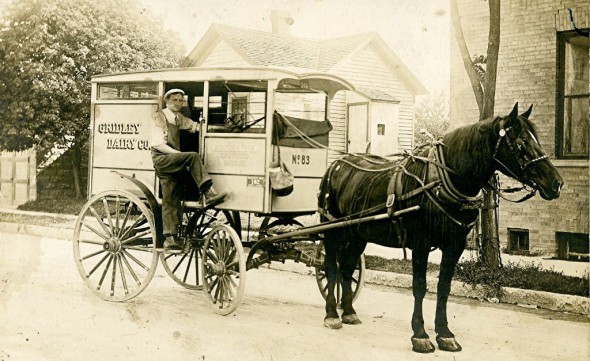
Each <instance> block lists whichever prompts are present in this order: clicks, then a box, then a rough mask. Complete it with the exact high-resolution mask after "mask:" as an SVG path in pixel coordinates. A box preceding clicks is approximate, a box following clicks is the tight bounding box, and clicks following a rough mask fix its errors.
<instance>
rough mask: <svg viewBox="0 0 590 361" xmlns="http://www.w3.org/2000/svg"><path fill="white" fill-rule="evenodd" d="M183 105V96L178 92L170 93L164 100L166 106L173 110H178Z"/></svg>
mask: <svg viewBox="0 0 590 361" xmlns="http://www.w3.org/2000/svg"><path fill="white" fill-rule="evenodd" d="M183 105H184V96H183V95H182V94H180V93H176V94H172V95H170V96H169V97H168V100H166V107H167V108H170V110H172V111H173V112H178V111H180V108H182V106H183Z"/></svg>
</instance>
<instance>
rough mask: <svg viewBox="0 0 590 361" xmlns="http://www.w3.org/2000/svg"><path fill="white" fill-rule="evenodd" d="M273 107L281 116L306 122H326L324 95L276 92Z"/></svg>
mask: <svg viewBox="0 0 590 361" xmlns="http://www.w3.org/2000/svg"><path fill="white" fill-rule="evenodd" d="M275 107H276V110H277V111H278V112H279V113H281V114H282V115H286V116H290V117H294V118H300V119H307V120H317V121H324V120H326V94H325V93H289V92H280V93H279V92H277V93H276V96H275Z"/></svg>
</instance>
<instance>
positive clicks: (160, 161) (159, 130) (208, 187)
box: [150, 89, 227, 250]
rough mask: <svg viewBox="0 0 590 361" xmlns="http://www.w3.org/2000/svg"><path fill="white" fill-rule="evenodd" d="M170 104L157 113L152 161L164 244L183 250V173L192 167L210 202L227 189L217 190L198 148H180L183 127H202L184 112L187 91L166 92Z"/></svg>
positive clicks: (170, 248)
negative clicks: (180, 237)
mask: <svg viewBox="0 0 590 361" xmlns="http://www.w3.org/2000/svg"><path fill="white" fill-rule="evenodd" d="M164 101H165V102H166V108H164V109H163V110H158V111H157V112H156V113H154V115H153V121H154V125H155V126H152V134H151V139H150V140H151V152H152V161H153V162H154V168H155V170H156V175H157V176H158V178H160V183H161V186H162V223H163V225H164V236H165V237H166V239H165V241H164V248H166V249H169V250H180V249H182V245H181V244H180V242H179V240H177V239H176V235H177V232H178V225H179V223H180V202H181V198H182V194H181V193H182V189H180V188H181V187H180V186H179V184H178V182H179V180H180V174H181V173H182V172H183V171H185V170H188V171H189V172H190V174H191V176H192V178H193V179H194V180H195V182H196V184H197V185H198V187H199V191H200V193H201V195H202V196H203V197H205V202H206V203H215V202H222V201H223V199H224V198H225V196H226V195H227V193H217V192H216V191H215V189H214V188H213V181H212V180H211V177H209V174H208V173H207V170H206V169H205V167H204V166H203V162H202V161H201V157H200V156H199V154H198V153H196V152H182V151H180V132H179V131H180V129H184V130H189V131H190V132H191V133H195V132H196V131H198V127H199V123H197V122H194V121H192V120H191V119H189V118H187V117H185V116H184V115H182V114H181V113H180V109H181V108H182V106H183V105H184V91H183V90H182V89H171V90H169V91H167V92H166V94H164Z"/></svg>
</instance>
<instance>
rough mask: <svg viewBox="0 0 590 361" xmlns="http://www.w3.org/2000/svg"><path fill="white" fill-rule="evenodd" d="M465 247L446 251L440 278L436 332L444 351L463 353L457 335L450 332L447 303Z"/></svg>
mask: <svg viewBox="0 0 590 361" xmlns="http://www.w3.org/2000/svg"><path fill="white" fill-rule="evenodd" d="M463 248H464V247H459V248H451V249H444V250H443V252H442V260H441V264H440V273H439V276H438V287H437V291H436V317H435V320H434V330H435V331H436V343H437V344H438V348H439V349H441V350H443V351H451V352H458V351H461V349H462V348H461V345H459V343H458V342H457V341H456V340H455V335H454V334H453V333H452V332H451V330H449V327H448V321H447V301H448V299H449V293H450V292H451V280H452V278H453V274H454V273H455V266H456V265H457V262H458V261H459V258H460V257H461V253H463Z"/></svg>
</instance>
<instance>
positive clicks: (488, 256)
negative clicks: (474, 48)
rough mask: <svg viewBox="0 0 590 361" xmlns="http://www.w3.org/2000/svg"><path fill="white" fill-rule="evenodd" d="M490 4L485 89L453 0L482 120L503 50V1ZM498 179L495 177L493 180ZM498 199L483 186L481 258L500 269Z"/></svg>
mask: <svg viewBox="0 0 590 361" xmlns="http://www.w3.org/2000/svg"><path fill="white" fill-rule="evenodd" d="M488 6H489V10H490V30H489V34H488V49H487V61H486V69H485V78H484V84H483V90H482V84H481V83H480V82H479V78H478V77H477V73H476V71H475V66H474V64H473V61H472V60H471V55H470V54H469V49H468V48H467V44H466V42H465V37H464V34H463V28H462V26H461V19H460V18H459V7H458V5H457V0H451V21H452V26H453V32H454V34H455V39H456V40H457V44H458V45H459V50H460V51H461V57H462V59H463V65H464V66H465V70H466V71H467V75H468V77H469V81H470V82H471V87H472V89H473V94H474V95H475V100H476V101H477V106H478V109H479V120H485V119H488V118H489V117H491V116H493V115H494V106H495V97H496V76H497V68H498V53H499V50H500V0H488ZM495 180H496V179H495V177H494V178H493V179H492V181H495ZM495 198H496V197H495V194H494V193H493V192H491V191H489V190H485V189H484V206H483V209H482V210H481V211H480V217H481V218H480V219H481V234H482V235H481V249H480V261H482V262H483V263H484V264H486V265H487V266H489V267H492V268H495V269H497V268H500V267H501V266H502V263H501V258H500V242H499V236H498V217H497V207H498V203H497V201H496V199H495Z"/></svg>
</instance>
